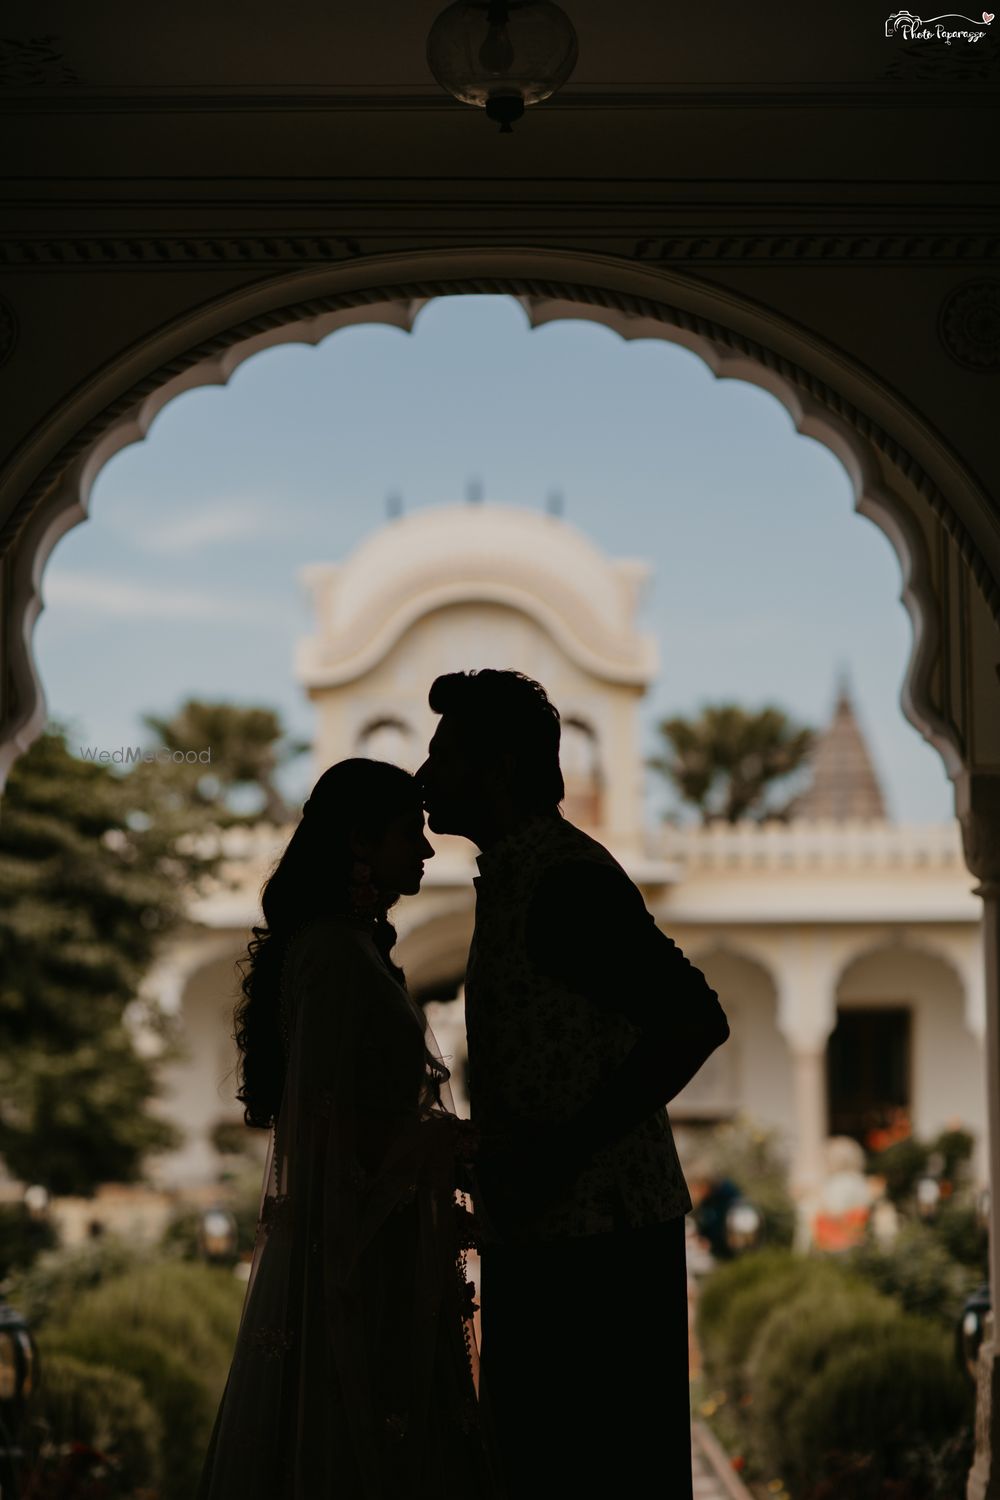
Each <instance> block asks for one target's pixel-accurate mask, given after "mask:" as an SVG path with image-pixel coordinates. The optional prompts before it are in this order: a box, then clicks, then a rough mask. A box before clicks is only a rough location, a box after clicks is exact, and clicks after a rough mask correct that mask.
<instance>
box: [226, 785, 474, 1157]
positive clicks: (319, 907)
mask: <svg viewBox="0 0 1000 1500" xmlns="http://www.w3.org/2000/svg"><path fill="white" fill-rule="evenodd" d="M422 806H423V803H422V799H421V793H420V787H419V784H418V782H417V780H416V777H414V776H411V775H410V773H409V772H408V771H403V770H401V769H400V767H399V766H393V765H389V764H388V762H386V761H381V760H364V759H361V758H357V759H353V760H342V761H338V763H337V764H336V765H334V766H330V768H329V770H326V771H324V772H323V775H322V776H321V777H320V778H319V780H318V781H317V783H316V785H315V786H314V787H313V789H312V792H311V793H310V795H309V797H308V798H307V799H306V802H305V804H304V806H303V809H302V819H301V821H300V823H299V826H298V827H297V828H296V830H295V832H294V833H293V834H292V836H291V838H290V839H289V841H288V844H287V845H286V847H285V850H284V853H283V854H282V855H281V856H280V857H279V859H278V861H277V864H276V865H275V866H274V869H273V870H272V871H271V874H270V875H269V876H268V878H267V880H265V882H264V885H263V887H262V889H261V896H260V901H261V908H262V911H263V915H264V923H263V925H262V926H259V927H254V928H253V937H252V939H251V940H250V942H249V943H248V944H247V956H246V957H245V958H243V959H241V960H240V961H239V968H240V972H241V973H242V976H243V977H242V982H241V986H240V988H241V989H242V991H243V994H242V997H241V998H240V999H239V1000H238V1001H237V1003H236V1009H235V1012H234V1022H235V1030H234V1034H233V1035H234V1040H235V1042H236V1046H237V1048H238V1051H239V1062H238V1066H237V1072H238V1076H239V1080H240V1087H239V1088H238V1089H237V1091H236V1097H237V1099H239V1101H240V1103H241V1104H242V1105H243V1118H244V1121H245V1122H246V1124H247V1125H253V1126H257V1127H259V1128H261V1129H267V1128H269V1127H270V1126H271V1125H272V1124H274V1122H275V1121H276V1120H277V1118H278V1110H279V1108H280V1105H281V1095H282V1089H283V1086H284V1081H285V1056H284V1049H283V1044H282V1036H281V1026H280V1020H279V1014H278V990H279V983H280V979H281V969H282V964H283V962H284V958H285V953H286V951H287V948H288V943H289V939H290V938H291V936H292V934H293V933H294V932H295V931H296V930H297V929H298V928H299V927H301V926H302V925H303V924H304V923H305V922H307V921H309V919H310V918H311V917H315V916H321V915H325V916H329V915H331V914H333V913H335V912H347V911H349V909H350V894H349V887H350V881H351V870H352V866H353V864H354V858H355V856H354V854H353V852H352V847H351V841H352V838H353V837H354V836H355V835H356V834H361V835H363V836H364V835H367V836H369V837H375V838H377V837H378V836H379V834H381V833H383V832H384V831H385V829H386V828H387V827H388V826H389V824H390V823H391V822H392V821H393V820H394V819H395V818H397V817H401V816H402V815H403V814H404V813H407V812H410V811H412V810H413V809H415V808H421V809H422ZM372 935H373V937H374V939H375V943H376V946H377V947H378V948H379V950H380V952H381V954H382V956H383V958H384V959H385V961H386V963H387V964H388V966H389V968H390V970H391V972H392V973H393V974H394V975H395V976H396V978H397V979H398V980H399V982H400V983H401V984H403V983H405V977H404V975H403V971H402V969H400V968H399V967H398V965H396V964H395V963H393V961H392V958H391V956H390V955H391V951H392V947H393V944H394V943H395V941H396V929H395V928H394V927H393V925H392V923H391V922H390V921H389V919H388V917H387V916H386V914H385V911H382V910H380V911H379V912H378V913H377V916H376V921H375V928H374V932H373V934H372ZM427 1072H428V1078H429V1080H430V1082H431V1086H432V1091H433V1093H434V1094H435V1095H436V1097H437V1100H438V1102H440V1085H441V1083H442V1082H443V1081H444V1080H445V1079H447V1078H448V1076H449V1074H448V1070H447V1068H445V1067H444V1065H443V1064H442V1063H441V1062H440V1061H439V1060H438V1059H437V1058H435V1057H433V1056H432V1054H431V1053H429V1052H428V1054H427Z"/></svg>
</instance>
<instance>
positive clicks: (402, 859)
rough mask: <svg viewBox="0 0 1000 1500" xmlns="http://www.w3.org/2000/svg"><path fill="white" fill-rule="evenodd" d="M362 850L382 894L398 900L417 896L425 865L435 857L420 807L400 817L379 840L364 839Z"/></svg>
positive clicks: (361, 845) (359, 846) (361, 853)
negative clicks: (389, 894) (401, 897)
mask: <svg viewBox="0 0 1000 1500" xmlns="http://www.w3.org/2000/svg"><path fill="white" fill-rule="evenodd" d="M358 848H359V853H360V857H361V858H362V859H363V860H364V861H365V863H366V864H368V865H370V867H371V872H372V879H373V881H374V882H375V884H376V885H377V886H378V888H379V890H381V891H386V892H391V893H392V894H394V895H398V896H415V895H416V893H417V891H419V889H420V882H421V880H422V879H423V877H424V861H425V860H428V859H433V857H434V849H433V847H432V846H431V844H430V843H429V842H428V840H427V836H426V834H425V833H424V814H423V809H422V808H420V807H414V808H412V809H411V810H410V811H408V812H404V813H400V814H399V816H398V817H395V818H393V819H392V821H391V822H390V823H388V824H387V826H386V828H385V829H384V830H383V832H382V833H380V834H378V835H377V836H376V837H374V838H371V837H369V838H367V839H360V840H359V841H358Z"/></svg>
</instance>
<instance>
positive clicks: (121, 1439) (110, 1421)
mask: <svg viewBox="0 0 1000 1500" xmlns="http://www.w3.org/2000/svg"><path fill="white" fill-rule="evenodd" d="M25 1425H26V1428H27V1430H28V1431H29V1432H30V1433H31V1434H32V1440H31V1446H32V1447H33V1448H35V1449H36V1451H38V1450H43V1451H44V1453H45V1454H46V1455H48V1454H50V1453H54V1452H56V1451H58V1450H59V1449H61V1448H63V1447H64V1446H65V1445H68V1444H70V1443H86V1444H87V1445H88V1446H89V1447H91V1448H96V1449H97V1450H98V1451H99V1452H100V1453H102V1454H104V1455H105V1456H106V1457H107V1458H108V1459H109V1460H111V1461H112V1463H113V1465H114V1468H115V1472H116V1479H117V1487H119V1488H120V1490H121V1492H122V1493H123V1494H127V1493H131V1492H132V1491H133V1490H135V1489H137V1488H139V1487H140V1486H156V1485H158V1484H159V1482H160V1454H161V1451H162V1444H163V1430H162V1426H161V1423H160V1419H159V1417H158V1416H157V1414H156V1412H155V1411H154V1410H153V1408H152V1406H151V1405H150V1403H149V1402H148V1401H147V1400H146V1397H145V1396H144V1395H143V1390H142V1386H141V1385H140V1383H139V1381H138V1380H136V1379H135V1377H134V1376H132V1375H126V1374H124V1373H123V1372H122V1371H121V1370H114V1369H109V1368H108V1367H107V1366H105V1365H94V1364H87V1363H84V1361H83V1360H80V1359H77V1358H75V1357H74V1356H73V1355H71V1354H59V1353H56V1352H51V1353H48V1354H46V1355H45V1356H44V1358H43V1360H42V1362H41V1375H40V1379H39V1382H38V1385H37V1388H36V1390H35V1391H34V1392H33V1394H32V1397H31V1400H30V1402H29V1405H28V1409H27V1412H26V1415H25Z"/></svg>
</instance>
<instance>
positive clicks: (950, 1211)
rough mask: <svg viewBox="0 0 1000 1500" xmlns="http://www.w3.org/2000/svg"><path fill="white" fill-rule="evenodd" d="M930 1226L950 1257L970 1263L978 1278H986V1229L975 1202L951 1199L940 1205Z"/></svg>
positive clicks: (965, 1264)
mask: <svg viewBox="0 0 1000 1500" xmlns="http://www.w3.org/2000/svg"><path fill="white" fill-rule="evenodd" d="M930 1227H931V1230H932V1232H933V1234H934V1236H935V1238H936V1239H938V1240H940V1242H941V1244H942V1245H943V1246H944V1248H945V1249H946V1250H947V1252H948V1254H949V1255H950V1256H951V1257H952V1259H953V1260H957V1261H959V1262H960V1263H961V1264H962V1265H963V1266H971V1267H972V1268H973V1269H974V1270H975V1271H976V1273H977V1274H978V1275H979V1277H980V1279H981V1280H985V1279H986V1275H987V1256H988V1252H989V1240H990V1237H989V1230H988V1229H987V1227H986V1225H985V1224H984V1223H982V1222H981V1220H980V1217H979V1212H978V1210H977V1208H976V1205H975V1204H974V1203H966V1202H962V1201H957V1202H956V1201H954V1200H951V1201H949V1202H947V1203H945V1204H943V1205H942V1207H941V1208H940V1209H939V1211H938V1213H937V1215H936V1216H935V1218H934V1219H933V1220H932V1221H931V1226H930Z"/></svg>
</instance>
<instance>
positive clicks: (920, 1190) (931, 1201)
mask: <svg viewBox="0 0 1000 1500" xmlns="http://www.w3.org/2000/svg"><path fill="white" fill-rule="evenodd" d="M940 1202H941V1184H940V1183H939V1182H938V1180H937V1178H936V1177H918V1178H917V1213H918V1214H919V1215H920V1217H921V1218H922V1219H933V1217H934V1215H935V1214H936V1213H937V1211H938V1207H939V1205H940Z"/></svg>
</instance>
